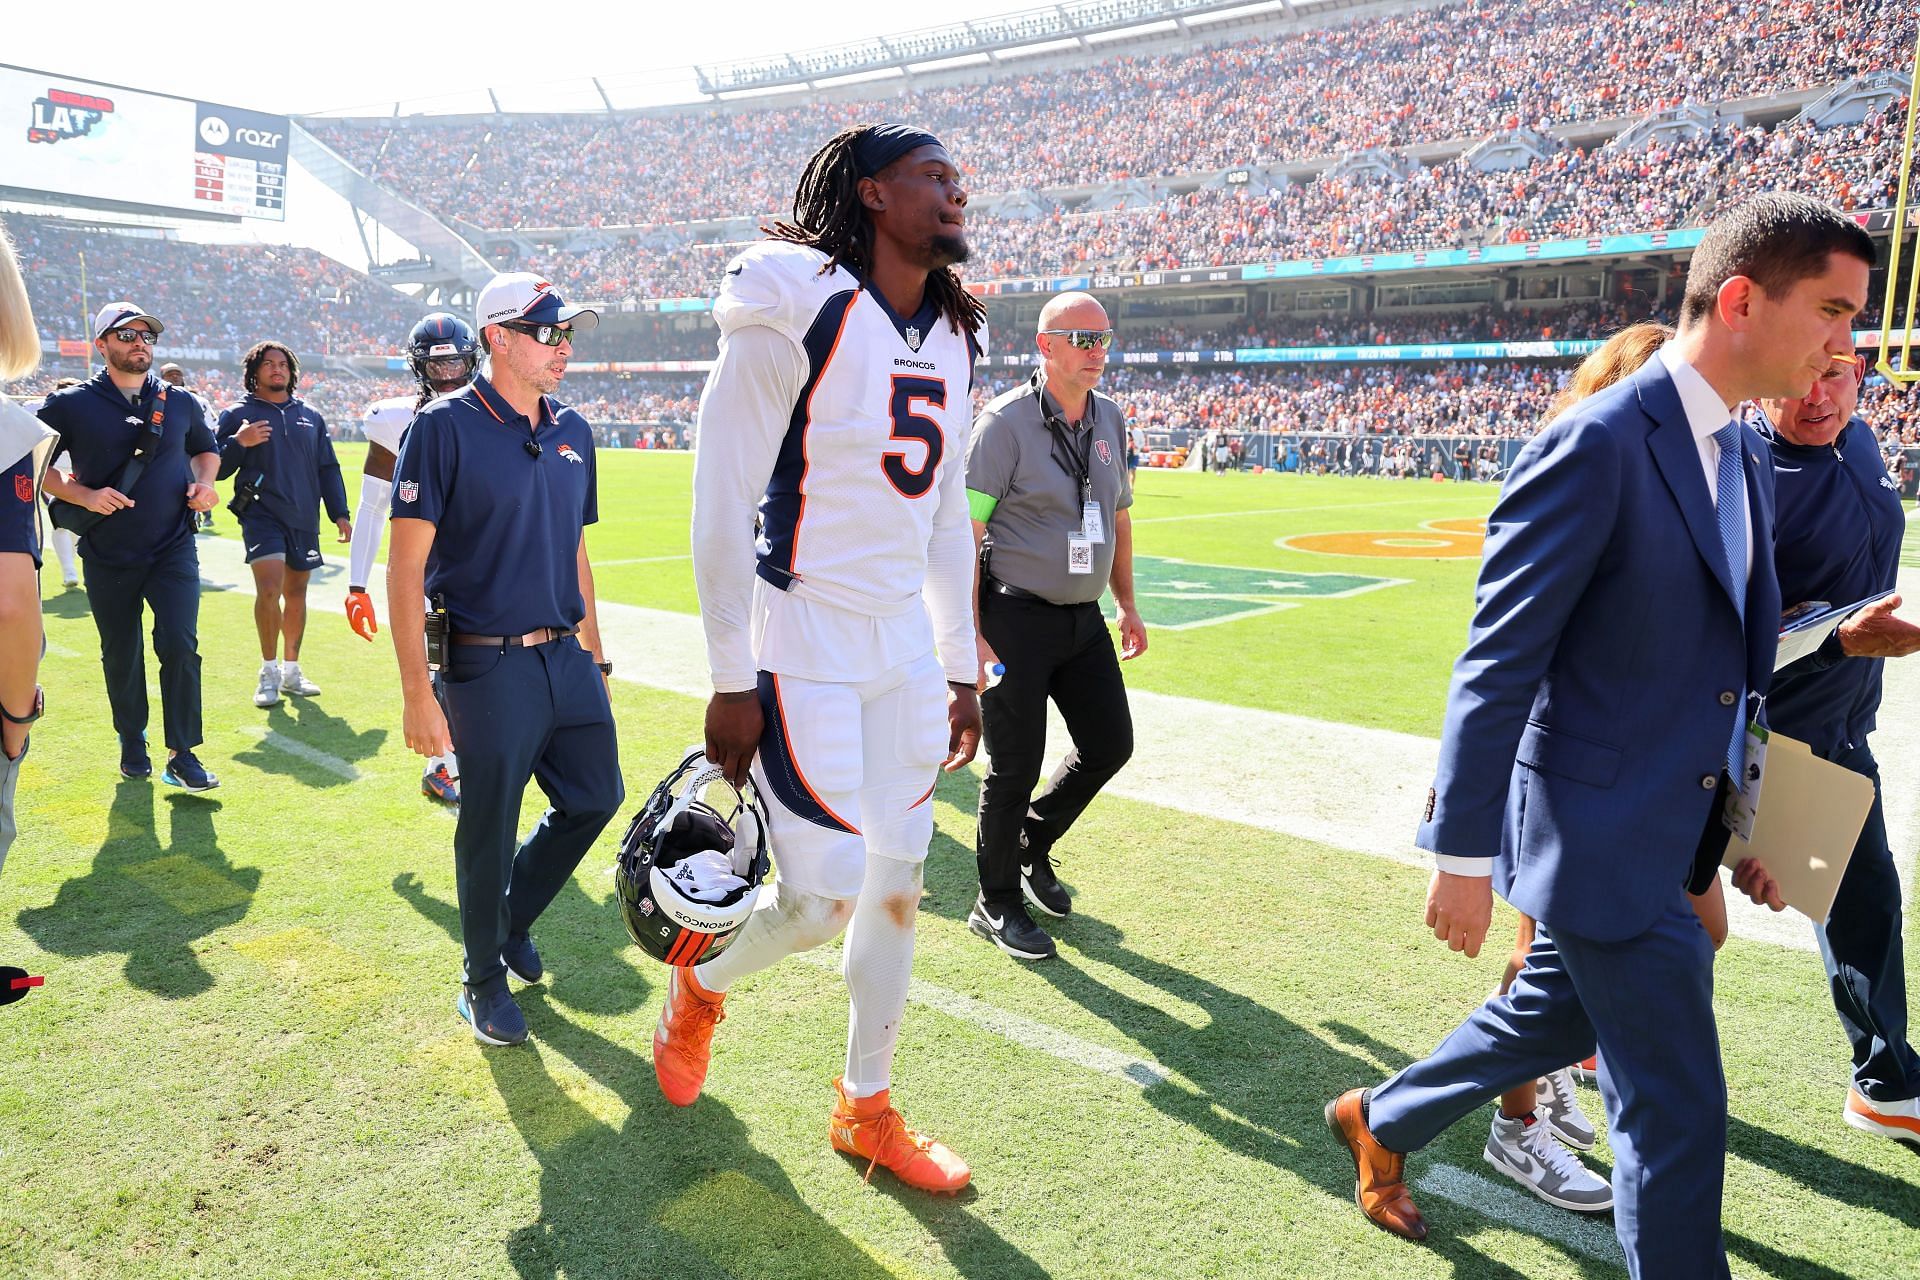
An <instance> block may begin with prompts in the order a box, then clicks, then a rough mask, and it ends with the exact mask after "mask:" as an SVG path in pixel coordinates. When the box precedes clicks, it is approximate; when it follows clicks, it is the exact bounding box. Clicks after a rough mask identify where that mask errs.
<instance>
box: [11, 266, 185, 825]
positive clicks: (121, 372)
mask: <svg viewBox="0 0 1920 1280" xmlns="http://www.w3.org/2000/svg"><path fill="white" fill-rule="evenodd" d="M162 328H163V326H162V325H161V323H160V322H159V321H158V320H156V319H154V318H153V317H152V316H150V315H148V314H147V313H146V312H145V311H143V310H141V309H140V308H139V307H136V306H135V305H133V304H132V303H131V302H109V303H108V304H107V305H106V306H104V307H102V308H100V311H99V314H97V315H96V316H95V317H94V320H93V334H94V345H95V346H97V347H98V348H100V352H101V354H102V355H103V356H105V357H106V362H107V363H106V368H104V369H102V370H101V371H100V372H99V374H97V375H96V376H94V377H93V378H91V379H89V380H88V381H86V382H83V383H81V384H80V385H79V386H77V387H70V388H68V389H67V390H65V391H56V392H54V393H53V394H52V395H50V396H48V397H47V400H46V403H45V404H43V405H42V406H41V407H40V419H41V421H43V422H45V423H46V424H47V425H48V426H50V427H52V428H53V429H54V430H55V431H58V432H59V433H60V443H59V448H61V449H65V450H66V451H67V453H68V454H69V455H71V457H72V459H73V469H72V470H71V471H70V472H69V471H63V470H62V469H61V468H59V467H57V466H55V467H49V468H48V469H47V476H46V483H45V488H46V491H47V492H48V493H49V494H52V495H53V496H54V497H55V498H59V499H62V500H63V501H66V502H71V503H74V504H76V505H78V506H82V507H85V508H86V509H87V510H89V511H91V512H94V513H95V514H97V515H101V516H104V517H105V519H103V520H101V521H100V522H99V523H98V524H96V525H94V526H93V527H92V528H91V529H90V530H88V531H87V533H86V534H85V535H84V536H83V537H82V538H81V539H80V558H81V559H82V560H84V561H86V565H87V604H88V606H89V607H90V608H91V609H92V611H93V623H94V626H95V627H96V628H97V629H98V630H99V632H100V665H101V666H102V668H104V669H105V672H106V680H107V701H108V703H109V704H111V706H112V707H113V727H114V730H115V732H117V733H118V734H119V735H120V772H121V773H122V774H124V775H125V776H127V777H129V778H146V777H150V776H152V774H153V763H152V761H151V760H149V759H148V757H147V736H146V730H147V677H146V670H145V668H146V646H145V644H144V643H143V642H142V640H141V637H140V629H141V606H142V604H144V605H145V606H146V607H147V608H150V609H152V610H153V647H154V650H155V652H156V653H158V655H159V658H160V709H161V720H162V723H163V726H164V732H165V735H166V744H167V764H166V768H165V770H164V771H163V772H162V773H161V775H160V776H161V779H162V780H163V781H165V782H168V783H170V784H172V785H173V786H177V787H184V788H186V789H187V790H188V791H207V790H210V789H212V788H214V787H217V786H219V785H220V780H219V779H218V778H216V777H215V776H214V775H213V774H211V773H208V772H207V770H206V768H205V767H204V766H203V765H202V764H201V763H200V761H199V759H198V757H196V756H195V755H194V753H193V749H194V748H195V747H197V746H199V745H200V741H201V738H200V651H199V624H200V557H199V554H198V553H197V552H195V550H194V547H193V519H192V517H191V516H190V515H189V512H195V511H207V510H210V509H211V508H212V507H213V502H214V490H213V478H214V474H215V472H216V471H217V469H218V468H219V466H220V454H219V449H218V446H217V445H215V443H214V440H213V432H211V431H209V430H208V429H207V420H206V416H205V414H203V413H202V412H201V409H200V402H199V401H197V400H195V399H194V398H193V397H192V396H187V395H180V394H177V393H174V394H169V392H171V391H172V389H171V388H170V387H168V386H167V385H166V384H165V383H163V382H161V381H160V379H158V378H156V377H154V376H153V375H152V373H150V372H149V370H150V369H151V367H152V365H153V346H154V343H155V342H157V341H158V340H159V337H160V334H161V331H162ZM136 447H139V448H141V449H142V450H143V456H142V457H141V458H139V459H135V458H134V451H135V449H136ZM129 475H135V476H137V478H136V479H134V480H131V481H129V479H128V476H129Z"/></svg>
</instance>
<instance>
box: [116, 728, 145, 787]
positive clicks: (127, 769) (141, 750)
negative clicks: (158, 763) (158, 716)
mask: <svg viewBox="0 0 1920 1280" xmlns="http://www.w3.org/2000/svg"><path fill="white" fill-rule="evenodd" d="M120 776H121V777H123V778H151V777H152V776H153V761H152V760H150V759H148V758H147V738H146V735H145V734H139V735H136V736H135V737H131V738H122V739H120Z"/></svg>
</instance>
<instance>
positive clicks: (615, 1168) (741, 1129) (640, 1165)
mask: <svg viewBox="0 0 1920 1280" xmlns="http://www.w3.org/2000/svg"><path fill="white" fill-rule="evenodd" d="M519 998H520V1001H521V1004H522V1006H523V1007H524V1008H525V1010H526V1013H527V1021H528V1024H529V1026H530V1027H531V1028H532V1031H533V1040H532V1041H531V1043H530V1044H529V1045H528V1046H526V1047H524V1048H516V1049H509V1050H489V1051H487V1052H486V1054H485V1055H484V1056H485V1058H486V1062H487V1066H488V1068H489V1070H491V1071H492V1073H493V1078H494V1085H495V1087H496V1088H497V1089H498V1090H499V1093H500V1096H501V1098H502V1099H503V1100H504V1101H505V1103H506V1106H507V1113H508V1115H509V1116H510V1117H511V1118H512V1120H513V1122H514V1125H515V1126H516V1128H518V1129H519V1131H520V1134H521V1137H522V1139H523V1140H524V1141H525V1142H526V1144H527V1149H528V1150H529V1151H530V1152H532V1153H533V1155H534V1157H535V1158H536V1159H537V1160H538V1161H539V1162H540V1217H539V1218H538V1220H536V1221H534V1222H531V1223H528V1224H526V1225H524V1226H522V1227H521V1228H519V1229H518V1230H517V1231H515V1232H513V1234H512V1235H511V1236H510V1237H509V1238H508V1240H507V1242H506V1250H507V1256H508V1258H509V1259H510V1260H511V1261H512V1263H513V1266H514V1269H515V1270H516V1272H517V1273H518V1274H519V1275H520V1276H521V1277H523V1280H550V1278H554V1277H558V1276H561V1275H567V1276H634V1277H660V1278H661V1280H667V1278H669V1277H672V1278H674V1280H678V1277H682V1276H688V1275H702V1276H735V1277H742V1278H744V1277H753V1278H754V1280H800V1278H802V1277H805V1278H808V1280H813V1278H818V1280H893V1278H894V1276H895V1275H896V1273H895V1272H894V1271H892V1270H890V1269H888V1268H887V1267H886V1266H883V1265H882V1263H881V1262H880V1261H878V1260H877V1259H876V1258H875V1257H874V1256H873V1255H871V1254H870V1253H868V1252H867V1251H866V1250H865V1249H863V1248H861V1247H860V1246H859V1245H858V1244H856V1243H855V1242H854V1241H852V1240H850V1239H849V1238H848V1237H847V1236H846V1235H845V1234H844V1233H842V1232H841V1231H840V1230H839V1229H838V1228H836V1227H834V1226H833V1225H831V1224H830V1223H828V1222H827V1221H826V1220H825V1219H823V1218H821V1217H820V1216H819V1215H818V1214H817V1213H815V1212H814V1211H813V1210H812V1209H810V1208H809V1207H808V1206H807V1205H806V1203H805V1202H804V1201H802V1200H801V1198H800V1196H799V1195H798V1193H797V1192H796V1191H795V1190H794V1188H793V1184H792V1182H791V1181H790V1180H789V1179H788V1178H787V1175H786V1173H785V1172H784V1171H783V1170H782V1169H781V1167H780V1165H779V1163H778V1162H777V1161H775V1160H773V1159H772V1158H771V1157H769V1156H767V1155H766V1154H764V1153H763V1152H760V1151H758V1150H756V1149H755V1148H754V1147H753V1145H752V1143H751V1142H750V1141H749V1137H748V1132H747V1128H746V1126H745V1125H744V1124H743V1123H741V1121H740V1120H739V1118H738V1117H737V1116H735V1115H734V1113H733V1111H732V1110H731V1109H730V1108H728V1107H727V1106H726V1105H725V1104H723V1103H721V1102H719V1101H717V1100H716V1099H714V1098H712V1097H703V1098H701V1099H700V1100H699V1101H698V1102H696V1103H695V1104H694V1105H693V1106H691V1107H687V1108H684V1109H682V1108H678V1107H673V1106H670V1105H669V1104H668V1103H667V1102H666V1101H665V1100H664V1099H662V1098H661V1097H660V1093H659V1086H658V1084H657V1083H656V1082H655V1080H654V1074H653V1062H652V1059H651V1058H650V1056H649V1055H648V1054H647V1053H646V1052H645V1051H644V1050H641V1051H637V1052H636V1051H635V1050H634V1049H630V1048H628V1047H627V1046H625V1045H622V1044H616V1043H615V1042H613V1041H611V1040H609V1039H607V1038H606V1037H605V1036H602V1035H600V1034H598V1033H597V1032H594V1031H591V1030H588V1029H587V1028H585V1027H582V1026H579V1025H578V1024H576V1023H574V1022H571V1021H569V1020H568V1019H567V1018H565V1017H564V1016H562V1015H561V1014H560V1013H559V1012H558V1011H557V1010H556V1009H555V1008H553V1006H552V1005H551V1004H549V1002H548V1000H547V995H546V993H545V992H544V991H543V990H542V989H541V988H539V987H537V986H536V987H529V988H527V989H525V990H524V991H523V992H521V993H520V997H519ZM643 1034H644V1033H643ZM548 1053H556V1054H559V1055H561V1056H563V1057H565V1058H566V1059H567V1060H568V1061H569V1062H571V1063H572V1064H573V1065H574V1066H575V1067H577V1068H579V1069H580V1070H581V1071H584V1072H586V1073H587V1074H588V1075H589V1076H591V1077H592V1078H593V1079H594V1080H595V1081H597V1082H598V1083H599V1084H600V1085H602V1086H603V1087H605V1088H606V1089H608V1090H610V1091H612V1092H613V1093H615V1094H617V1095H618V1096H619V1098H620V1099H621V1101H622V1102H624V1103H625V1104H626V1105H627V1107H628V1109H629V1110H628V1113H627V1118H626V1120H625V1121H624V1123H623V1124H622V1125H621V1127H620V1128H618V1129H615V1128H614V1127H612V1126H611V1125H609V1124H607V1123H605V1122H603V1121H601V1120H600V1119H598V1118H596V1117H594V1116H592V1115H589V1114H587V1113H586V1111H585V1109H584V1108H582V1107H581V1106H580V1104H579V1103H577V1102H575V1101H574V1100H573V1099H572V1098H571V1097H570V1096H568V1094H567V1093H566V1091H565V1090H564V1089H562V1088H561V1086H560V1085H559V1084H558V1083H557V1082H556V1081H555V1080H554V1079H553V1077H552V1075H551V1074H550V1073H549V1071H548V1069H547V1065H546V1064H547V1058H546V1055H547V1054H548ZM824 1120H825V1117H824V1113H823V1115H822V1124H821V1141H822V1142H824V1141H825V1123H824ZM849 1176H854V1175H852V1174H850V1175H849ZM877 1186H878V1180H877V1179H876V1188H877ZM921 1199H924V1198H921ZM900 1200H901V1203H902V1204H904V1205H906V1206H907V1207H908V1208H909V1209H910V1210H912V1211H913V1212H914V1213H915V1216H917V1217H919V1218H920V1219H921V1221H922V1222H924V1223H926V1224H927V1227H928V1230H929V1232H930V1233H931V1234H932V1235H934V1236H935V1237H936V1239H938V1240H939V1241H940V1243H941V1245H942V1247H943V1248H945V1249H947V1251H948V1256H949V1258H950V1259H951V1260H952V1262H953V1263H954V1265H955V1267H957V1268H958V1269H959V1270H960V1272H961V1273H962V1274H963V1275H967V1276H971V1277H976V1278H977V1280H989V1278H993V1280H1000V1278H1003V1277H1004V1278H1008V1280H1022V1278H1024V1277H1043V1276H1045V1274H1046V1273H1045V1272H1044V1271H1042V1270H1041V1269H1040V1268H1038V1267H1037V1266H1035V1265H1034V1264H1033V1263H1032V1262H1031V1261H1030V1260H1029V1259H1027V1258H1026V1257H1025V1255H1023V1254H1020V1253H1019V1252H1018V1251H1017V1250H1015V1249H1013V1247H1012V1246H1011V1245H1008V1244H1007V1243H1006V1242H1005V1241H1003V1240H1001V1239H1000V1238H999V1237H998V1236H997V1235H994V1233H993V1232H992V1231H991V1229H989V1228H987V1227H986V1226H985V1225H984V1224H982V1223H980V1222H978V1221H977V1220H975V1219H973V1218H972V1217H971V1216H970V1215H968V1214H967V1213H965V1211H964V1210H962V1209H958V1208H955V1207H954V1206H952V1205H951V1204H948V1205H946V1206H944V1207H943V1206H931V1205H926V1204H915V1203H914V1200H912V1199H909V1197H908V1195H907V1194H906V1193H902V1195H901V1196H900Z"/></svg>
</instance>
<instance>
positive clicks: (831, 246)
mask: <svg viewBox="0 0 1920 1280" xmlns="http://www.w3.org/2000/svg"><path fill="white" fill-rule="evenodd" d="M873 128H874V126H873V125H870V124H863V125H855V126H854V127H853V128H851V129H842V130H841V131H840V132H839V133H836V134H834V135H833V137H831V138H829V139H828V140H827V145H825V146H824V147H821V148H820V150H818V151H816V152H814V155H813V159H811V160H809V161H807V167H806V170H805V172H803V173H802V174H801V175H800V185H799V186H798V187H796V188H795V189H794V192H793V221H791V222H784V221H782V222H776V223H774V224H773V225H772V226H771V227H761V228H760V229H761V230H762V231H764V232H766V233H767V234H768V235H769V236H772V237H773V238H774V239H775V240H784V241H787V242H788V243H789V244H803V245H806V246H807V247H808V248H810V249H818V250H819V251H820V252H822V253H824V254H826V255H827V265H826V266H824V267H822V268H820V271H821V274H822V275H824V274H826V273H827V272H828V271H831V270H833V268H835V267H837V266H839V265H841V264H842V263H845V264H846V265H847V266H848V267H849V268H851V269H852V270H853V271H854V272H855V273H856V274H858V275H860V276H861V277H862V278H864V277H866V276H867V275H868V274H870V273H871V272H872V270H873V215H871V214H869V213H868V212H867V206H866V205H865V204H863V203H861V200H860V167H859V164H858V163H857V162H856V161H855V159H854V149H855V147H857V146H858V145H859V143H860V141H861V139H862V138H864V137H866V136H867V134H868V133H869V132H871V131H872V130H873ZM927 296H928V297H929V298H931V299H932V300H933V305H934V308H935V310H937V311H938V312H939V313H940V316H941V318H942V319H944V320H945V321H946V322H947V323H948V325H950V326H951V327H952V329H953V331H954V332H955V333H959V332H961V331H962V330H965V331H966V332H967V333H969V334H974V333H978V332H979V331H980V326H981V324H983V323H984V322H985V321H986V318H987V308H986V305H985V304H984V303H982V302H981V301H980V300H979V299H978V298H976V297H974V296H973V295H972V294H970V293H968V292H967V291H966V289H965V288H964V287H963V286H962V285H961V283H960V277H959V276H957V275H955V274H954V272H953V268H951V267H942V268H940V269H939V270H938V271H930V272H928V273H927Z"/></svg>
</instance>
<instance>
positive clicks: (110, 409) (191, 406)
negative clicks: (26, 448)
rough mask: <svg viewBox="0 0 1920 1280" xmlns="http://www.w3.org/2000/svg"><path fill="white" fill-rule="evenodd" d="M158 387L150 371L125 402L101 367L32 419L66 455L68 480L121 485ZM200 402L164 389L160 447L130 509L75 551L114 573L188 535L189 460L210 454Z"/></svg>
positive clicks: (190, 534)
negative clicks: (54, 438)
mask: <svg viewBox="0 0 1920 1280" xmlns="http://www.w3.org/2000/svg"><path fill="white" fill-rule="evenodd" d="M164 385H165V384H164V383H162V382H161V381H160V379H158V378H156V377H154V376H153V375H152V374H148V375H147V381H146V385H145V386H143V387H142V388H141V389H140V394H139V396H138V397H137V398H136V399H135V400H131V401H130V400H128V399H127V397H126V396H124V395H122V394H121V392H120V388H118V387H116V386H114V385H113V382H112V380H111V379H110V378H109V377H108V376H107V371H106V370H105V369H102V370H101V371H100V372H99V373H98V374H96V375H95V376H94V377H93V378H91V379H89V380H88V381H86V382H83V383H81V384H80V385H79V386H77V387H68V388H67V389H66V390H65V391H56V392H54V393H53V394H52V395H50V396H48V397H47V399H46V402H45V403H44V404H42V405H41V406H40V420H41V421H42V422H44V423H46V424H47V425H48V426H50V427H52V428H53V429H54V430H55V431H58V432H59V433H60V439H59V442H58V443H57V444H55V446H54V451H53V452H54V456H55V457H58V456H59V455H60V451H61V450H63V449H64V450H65V451H66V452H67V453H68V454H70V455H71V456H72V458H73V478H74V479H75V480H77V481H78V482H79V483H81V484H83V485H86V486H87V487H88V488H90V489H99V488H106V487H111V488H118V489H121V492H123V493H126V490H125V489H124V488H121V484H120V478H121V476H122V475H123V474H124V472H125V469H126V464H127V460H128V459H129V458H131V457H132V456H133V446H134V444H135V442H136V441H137V440H138V439H139V437H140V434H141V433H142V432H144V431H146V430H147V422H148V419H149V418H150V417H151V416H152V414H153V409H154V404H155V402H156V401H157V400H158V399H159V396H160V389H161V387H162V386H164ZM216 451H217V446H215V444H214V442H213V432H211V431H209V430H208V429H207V418H206V414H205V412H204V411H203V410H202V409H201V408H200V402H199V401H198V400H196V399H194V397H193V396H191V395H189V394H188V393H186V392H185V391H180V390H177V389H169V391H168V393H167V402H166V410H165V416H164V417H163V418H162V420H161V434H160V443H159V446H158V448H156V449H155V450H154V451H153V453H152V455H151V456H150V457H149V458H148V460H147V468H146V470H145V471H143V472H141V473H140V481H139V483H138V484H136V485H134V486H133V491H132V492H131V493H127V496H128V497H129V498H132V499H133V502H134V505H133V506H132V507H129V508H127V509H125V510H121V511H116V512H114V513H113V514H112V515H110V516H108V517H107V518H106V519H105V520H102V521H101V522H100V523H99V524H97V525H95V526H94V527H93V529H92V531H91V532H89V533H88V534H87V536H86V537H84V538H82V539H80V554H81V555H82V556H83V557H85V558H86V559H87V560H89V561H98V562H99V563H100V564H102V565H105V566H110V567H114V568H126V567H129V566H132V565H138V564H149V563H152V562H153V561H154V560H156V559H158V558H159V557H160V556H161V554H162V553H164V552H167V551H171V550H173V549H174V548H175V547H176V546H178V545H179V544H180V543H181V542H183V541H190V540H191V539H192V537H193V524H192V522H191V521H190V520H189V519H188V518H187V487H188V486H189V485H191V484H192V483H193V468H192V466H191V465H190V464H189V459H191V458H194V457H197V456H198V455H200V454H203V453H214V452H216Z"/></svg>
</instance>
